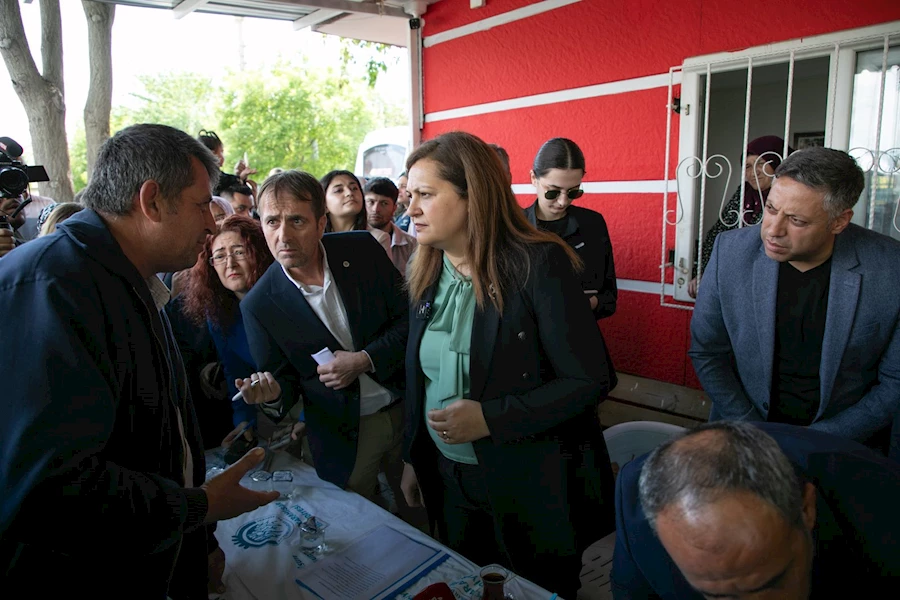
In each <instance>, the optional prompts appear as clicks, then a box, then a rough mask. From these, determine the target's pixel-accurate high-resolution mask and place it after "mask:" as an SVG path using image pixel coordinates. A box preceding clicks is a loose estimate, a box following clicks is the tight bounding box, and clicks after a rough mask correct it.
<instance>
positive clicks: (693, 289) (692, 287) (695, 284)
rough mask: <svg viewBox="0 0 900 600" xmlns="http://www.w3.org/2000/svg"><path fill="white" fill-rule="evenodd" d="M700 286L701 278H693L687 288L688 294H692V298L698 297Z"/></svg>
mask: <svg viewBox="0 0 900 600" xmlns="http://www.w3.org/2000/svg"><path fill="white" fill-rule="evenodd" d="M699 287H700V280H699V279H698V278H696V277H694V278H693V279H691V282H690V283H688V289H687V292H688V296H690V297H691V298H696V297H697V288H699Z"/></svg>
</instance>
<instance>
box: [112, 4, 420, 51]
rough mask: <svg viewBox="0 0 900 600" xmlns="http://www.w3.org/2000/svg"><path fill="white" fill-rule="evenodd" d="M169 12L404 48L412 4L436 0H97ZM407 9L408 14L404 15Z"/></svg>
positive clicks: (177, 16) (181, 15)
mask: <svg viewBox="0 0 900 600" xmlns="http://www.w3.org/2000/svg"><path fill="white" fill-rule="evenodd" d="M99 1H100V2H106V3H108V4H122V5H127V6H137V7H141V8H160V9H165V10H170V11H172V14H173V15H174V17H175V18H177V19H180V18H182V17H185V16H187V15H189V14H191V13H193V12H198V13H211V14H217V15H233V16H236V17H256V18H262V19H275V20H279V21H292V22H293V23H294V28H295V29H304V28H306V27H311V28H312V29H313V31H321V32H322V33H329V34H332V35H338V36H341V37H347V38H353V39H360V40H366V41H370V42H380V43H383V44H393V45H395V46H406V39H407V35H406V30H407V27H408V24H407V22H408V20H409V18H410V17H411V16H412V15H411V13H412V10H413V8H412V7H413V5H414V4H418V5H420V6H422V7H423V8H424V5H426V4H431V3H433V2H436V1H437V0H425V1H424V2H422V1H421V0H418V1H416V0H385V1H378V0H99ZM406 10H409V11H410V13H407V12H406Z"/></svg>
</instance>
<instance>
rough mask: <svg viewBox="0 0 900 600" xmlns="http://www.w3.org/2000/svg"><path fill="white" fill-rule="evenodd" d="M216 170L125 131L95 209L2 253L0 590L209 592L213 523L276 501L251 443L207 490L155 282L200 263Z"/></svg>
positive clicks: (207, 161) (162, 290)
mask: <svg viewBox="0 0 900 600" xmlns="http://www.w3.org/2000/svg"><path fill="white" fill-rule="evenodd" d="M217 177H218V168H217V163H216V161H215V158H214V157H213V156H212V154H211V153H210V152H209V151H208V150H207V149H206V148H205V147H203V146H202V145H201V144H200V143H199V142H197V141H195V140H194V139H193V138H191V137H190V136H188V135H187V134H185V133H183V132H181V131H178V130H176V129H172V128H170V127H166V126H162V125H137V126H134V127H129V128H127V129H125V130H123V131H121V132H119V133H118V134H116V135H115V136H114V137H113V138H111V139H110V140H109V141H107V142H106V144H104V146H103V148H101V150H100V154H99V157H98V159H97V164H96V166H95V170H94V173H93V176H92V178H91V182H90V184H89V186H88V188H87V190H86V192H85V194H84V198H83V201H84V203H85V205H86V207H87V210H84V211H82V212H81V213H79V214H78V215H76V216H75V217H73V218H71V219H69V220H68V221H67V222H66V223H64V224H63V225H62V226H60V228H59V230H58V232H57V233H55V234H54V235H51V236H47V237H44V238H41V239H39V240H36V241H34V242H31V243H29V244H27V245H25V246H23V247H21V248H17V249H16V250H15V251H13V252H11V253H10V254H9V255H8V256H6V257H4V258H3V260H2V261H0V315H2V317H3V319H4V321H3V322H4V325H3V331H4V335H3V341H4V343H3V344H2V346H0V364H2V365H3V366H4V368H5V369H6V371H7V373H8V375H9V376H8V377H7V380H6V385H5V390H4V391H5V399H4V402H2V403H0V440H2V442H0V444H2V445H0V448H2V454H0V489H2V490H3V493H2V496H0V569H2V570H0V589H4V590H14V589H18V590H28V589H35V590H37V589H41V588H42V584H41V582H42V581H46V578H47V577H48V576H50V577H52V579H53V581H54V582H56V583H55V585H59V586H62V587H63V588H64V589H65V590H66V592H67V593H78V592H88V593H90V594H91V595H92V596H99V597H107V596H115V597H123V596H128V597H130V598H135V597H139V598H155V599H165V598H166V596H167V595H168V596H170V597H171V598H173V599H175V600H180V599H182V598H201V597H202V598H205V597H206V581H207V569H208V568H209V567H210V565H213V566H214V565H220V566H221V565H223V555H222V554H221V550H218V549H217V546H216V544H215V540H214V538H212V537H211V531H209V530H208V528H207V527H204V525H211V524H213V523H215V522H216V521H217V520H219V519H226V518H230V517H233V516H236V515H239V514H241V513H244V512H246V511H248V510H252V509H255V508H257V507H258V506H260V505H262V504H266V503H267V502H270V501H271V500H272V499H274V497H275V496H277V494H275V493H265V494H264V493H259V492H252V491H250V490H247V489H245V488H243V487H241V486H240V485H239V484H238V480H239V479H240V477H241V476H242V475H243V474H244V473H245V472H246V471H247V470H248V469H249V468H250V467H251V466H253V465H254V464H256V463H257V462H258V461H259V460H260V459H261V458H262V456H261V454H257V453H250V454H248V455H247V456H245V457H244V458H243V459H242V462H241V463H240V464H239V465H237V467H238V468H236V469H229V471H226V473H224V474H223V475H222V476H220V477H217V478H216V479H213V480H212V481H210V482H209V483H208V484H205V485H204V484H203V480H204V472H205V466H204V461H203V446H202V444H201V443H200V438H199V433H198V428H197V423H196V417H195V413H194V409H193V406H192V404H191V399H190V394H189V392H188V390H187V386H186V384H185V377H184V368H183V366H182V362H181V357H180V355H179V353H178V349H177V346H176V344H175V343H174V340H173V336H172V333H171V329H170V327H169V323H168V320H167V319H166V317H165V313H164V312H163V311H162V307H163V306H164V305H165V303H166V301H167V300H168V295H169V294H168V289H166V287H165V286H164V285H163V284H162V283H161V282H160V281H159V279H157V278H156V276H155V273H158V272H165V271H177V270H180V269H185V268H188V267H190V266H191V265H193V264H194V262H196V260H197V255H198V253H199V252H200V251H201V249H202V246H203V242H204V240H205V238H206V235H207V234H209V233H211V232H213V231H214V230H215V222H214V221H213V218H212V214H211V213H210V210H209V203H210V198H211V194H210V190H211V187H212V185H213V184H214V183H215V180H216V178H217ZM214 575H215V574H214ZM219 576H220V574H219ZM44 589H46V588H44Z"/></svg>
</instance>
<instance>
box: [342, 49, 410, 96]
mask: <svg viewBox="0 0 900 600" xmlns="http://www.w3.org/2000/svg"><path fill="white" fill-rule="evenodd" d="M390 49H391V46H389V45H387V44H379V43H378V42H366V41H364V40H354V39H350V38H343V39H342V40H341V64H342V65H343V68H342V74H346V73H347V72H348V71H349V70H350V69H349V67H350V66H351V65H358V64H360V62H362V61H365V73H366V83H367V84H368V85H369V87H370V88H374V87H375V83H376V82H377V81H378V76H379V75H380V74H381V73H384V72H386V71H387V70H388V61H390V62H392V64H397V58H396V57H393V58H391V56H390Z"/></svg>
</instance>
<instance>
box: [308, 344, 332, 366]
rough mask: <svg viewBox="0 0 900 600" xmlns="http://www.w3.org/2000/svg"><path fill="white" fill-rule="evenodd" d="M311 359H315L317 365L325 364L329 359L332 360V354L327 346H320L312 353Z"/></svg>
mask: <svg viewBox="0 0 900 600" xmlns="http://www.w3.org/2000/svg"><path fill="white" fill-rule="evenodd" d="M311 356H312V359H313V360H314V361H316V364H317V365H327V364H328V363H330V362H331V361H333V360H334V354H333V353H332V352H331V350H330V349H329V348H327V347H326V348H322V349H321V350H319V351H318V352H316V353H315V354H312V355H311Z"/></svg>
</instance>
